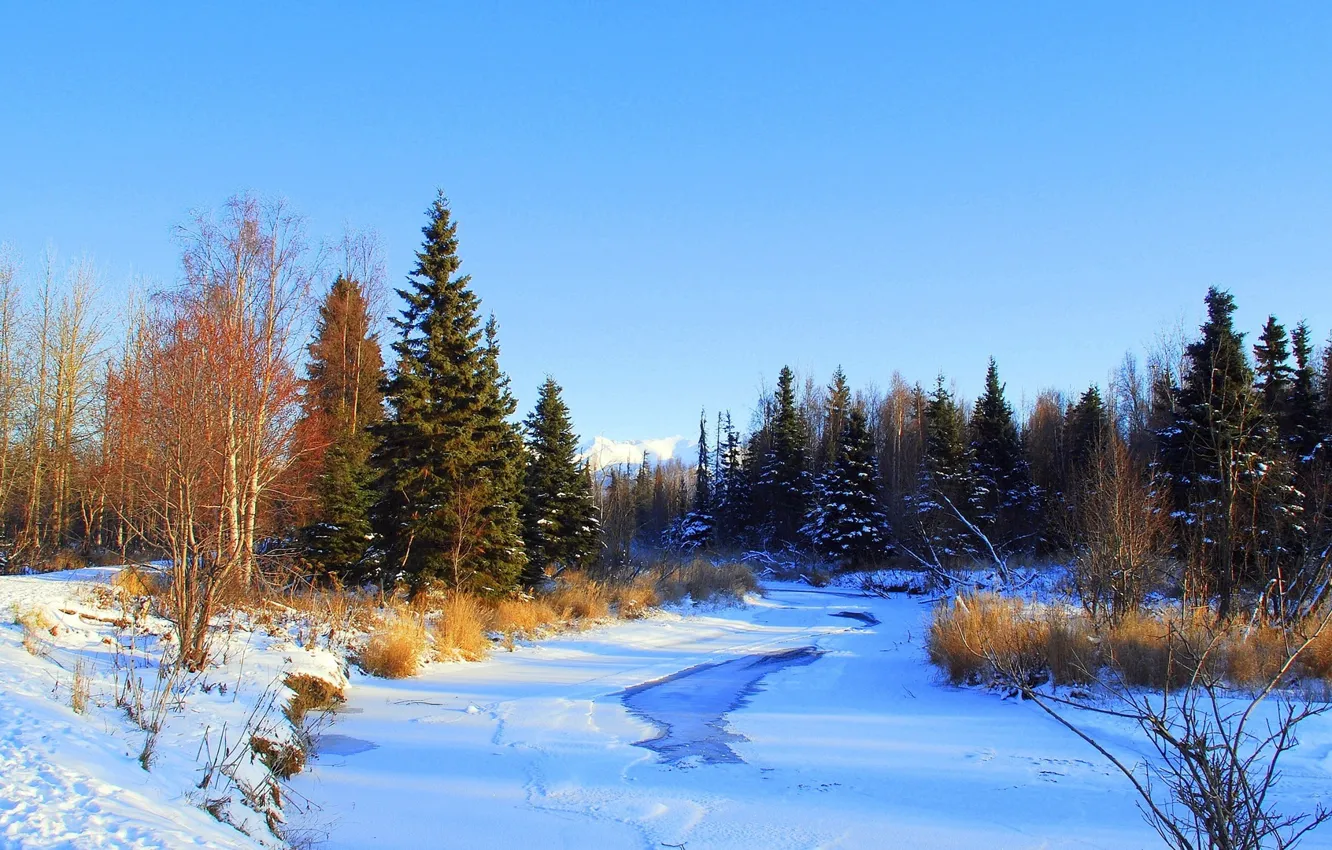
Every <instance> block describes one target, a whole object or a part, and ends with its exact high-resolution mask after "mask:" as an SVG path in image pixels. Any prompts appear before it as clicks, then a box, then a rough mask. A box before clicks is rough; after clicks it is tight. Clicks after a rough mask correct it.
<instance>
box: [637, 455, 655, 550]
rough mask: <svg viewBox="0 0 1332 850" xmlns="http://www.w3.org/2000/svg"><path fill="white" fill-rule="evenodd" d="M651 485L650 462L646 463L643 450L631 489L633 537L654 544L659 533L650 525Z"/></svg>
mask: <svg viewBox="0 0 1332 850" xmlns="http://www.w3.org/2000/svg"><path fill="white" fill-rule="evenodd" d="M653 485H654V482H653V476H652V464H650V463H648V459H647V452H644V453H643V461H642V463H640V464H639V465H638V472H637V473H636V474H635V475H634V486H633V491H632V492H633V501H634V528H635V529H636V532H635V537H636V538H637V539H638V540H639V541H640V542H642V543H645V544H647V545H652V546H655V545H656V543H657V540H658V538H659V537H660V536H661V534H660V530H657V529H654V528H653V525H652V498H653V489H654V487H653Z"/></svg>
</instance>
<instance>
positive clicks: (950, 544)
mask: <svg viewBox="0 0 1332 850" xmlns="http://www.w3.org/2000/svg"><path fill="white" fill-rule="evenodd" d="M971 470H972V456H971V447H970V445H969V444H968V443H967V440H966V420H965V418H964V417H963V414H962V410H961V408H959V407H958V405H957V402H956V401H954V400H953V395H952V393H950V392H949V391H948V390H947V389H946V388H945V387H944V378H943V375H940V376H939V378H938V380H937V381H936V383H935V386H934V391H933V392H932V393H931V394H930V396H929V401H928V402H927V403H926V405H925V451H924V453H923V455H922V457H921V465H920V480H919V484H918V486H917V489H916V492H915V493H914V494H913V495H912V496H910V497H908V499H907V510H908V512H909V514H910V516H911V517H912V519H913V521H914V525H915V529H914V530H915V535H916V537H917V538H918V540H917V541H916V542H917V543H918V544H919V545H921V546H923V547H924V548H925V549H926V551H927V553H928V555H930V560H932V561H934V562H937V563H940V564H942V563H944V562H945V561H950V560H952V561H956V560H960V559H966V558H971V557H974V556H975V555H976V552H977V549H976V545H977V543H978V541H976V540H975V539H974V535H972V534H971V532H970V531H969V530H968V529H967V528H966V526H965V524H963V523H962V522H961V521H960V520H959V519H958V518H957V513H959V512H963V511H966V510H968V508H969V507H970V505H971V501H972V494H973V492H974V490H975V485H974V482H973V481H972V478H971Z"/></svg>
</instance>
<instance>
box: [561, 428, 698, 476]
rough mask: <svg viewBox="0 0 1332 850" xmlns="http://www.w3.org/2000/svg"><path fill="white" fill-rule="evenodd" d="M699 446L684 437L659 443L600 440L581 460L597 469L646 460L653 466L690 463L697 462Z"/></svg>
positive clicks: (586, 451) (662, 440)
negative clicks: (668, 463)
mask: <svg viewBox="0 0 1332 850" xmlns="http://www.w3.org/2000/svg"><path fill="white" fill-rule="evenodd" d="M696 447H697V444H696V443H694V442H692V441H690V440H686V439H685V438H684V437H678V436H677V437H661V438H659V439H656V440H612V439H610V438H609V437H596V438H594V439H593V440H592V442H591V443H588V444H587V445H586V446H584V447H583V450H582V452H581V453H580V454H579V457H580V458H581V459H583V460H586V461H587V462H588V463H589V464H591V466H592V468H593V469H604V468H605V467H607V466H622V465H625V464H628V465H630V466H638V465H639V464H641V463H642V462H643V460H644V458H646V459H647V460H648V462H649V463H654V464H656V463H661V462H662V461H667V460H671V459H679V460H682V461H684V462H686V463H688V462H689V461H690V460H691V459H693V455H694V451H695V449H696Z"/></svg>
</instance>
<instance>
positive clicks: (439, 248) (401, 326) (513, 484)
mask: <svg viewBox="0 0 1332 850" xmlns="http://www.w3.org/2000/svg"><path fill="white" fill-rule="evenodd" d="M427 215H428V218H429V221H428V223H427V224H426V226H425V227H424V228H422V232H423V233H424V234H425V243H424V245H423V246H422V248H421V250H420V251H419V252H418V253H417V264H416V267H415V269H414V271H413V273H412V275H411V276H410V277H409V278H408V286H407V287H406V288H404V289H399V290H398V295H399V296H400V297H401V298H402V300H403V302H404V303H405V305H406V306H405V307H404V308H403V310H402V313H401V315H400V316H399V317H397V318H394V320H393V323H394V325H395V327H397V328H398V330H399V332H400V336H399V338H398V339H397V340H396V341H395V342H394V343H393V350H394V352H395V353H396V354H397V356H398V360H397V364H396V365H395V367H394V370H393V374H392V377H391V378H390V379H389V381H388V382H387V383H386V385H385V389H386V392H385V395H386V397H387V400H388V403H389V415H388V418H387V419H386V420H385V421H384V422H383V423H381V424H380V425H379V426H378V427H377V428H376V429H375V432H376V434H377V435H378V437H379V446H378V448H377V450H376V452H375V456H374V463H375V465H376V466H377V467H378V469H379V470H380V480H379V499H378V501H377V503H376V506H375V511H374V523H375V527H376V531H377V532H378V534H379V536H380V538H381V540H382V541H383V543H382V545H383V556H384V568H385V570H386V572H387V574H388V577H389V578H396V577H402V578H406V579H408V580H410V581H412V582H413V583H415V584H418V585H419V584H421V583H424V582H426V581H429V580H431V579H435V578H443V579H445V580H446V581H449V582H450V583H451V584H453V586H454V587H459V588H462V587H467V588H473V589H477V590H486V591H495V592H502V591H506V590H509V589H511V588H513V587H514V586H516V584H517V582H518V579H519V576H520V574H521V572H522V569H523V566H524V564H525V557H524V553H523V549H522V539H521V523H520V521H519V518H518V494H519V487H520V480H521V479H520V478H519V470H520V469H521V455H520V454H519V450H520V447H521V443H520V440H519V439H518V435H517V433H516V431H515V429H514V427H513V426H512V425H511V424H509V423H508V422H506V421H505V416H507V415H508V413H509V412H511V411H512V409H513V400H512V398H511V396H510V395H509V393H508V388H507V386H506V384H505V380H504V377H503V374H502V373H501V372H500V371H499V364H498V346H497V345H496V343H495V339H494V326H493V324H492V325H491V326H490V333H488V334H486V335H485V337H486V338H485V339H483V333H482V329H481V327H480V318H479V315H478V312H479V307H480V302H479V300H478V299H477V297H476V294H475V293H473V292H472V290H471V288H470V282H471V280H470V278H469V277H468V276H467V275H460V274H458V268H459V265H460V260H459V258H458V253H457V251H458V238H457V225H456V223H455V222H453V221H452V219H451V216H450V211H449V205H448V202H447V200H446V199H445V198H444V195H443V193H440V195H439V196H438V197H437V198H436V200H435V202H434V203H433V204H432V205H431V207H430V209H429V211H428V213H427Z"/></svg>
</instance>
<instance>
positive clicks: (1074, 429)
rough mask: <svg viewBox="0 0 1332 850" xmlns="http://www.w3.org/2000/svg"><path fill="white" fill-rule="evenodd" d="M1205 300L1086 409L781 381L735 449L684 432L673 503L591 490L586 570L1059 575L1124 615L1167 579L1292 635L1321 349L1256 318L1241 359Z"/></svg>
mask: <svg viewBox="0 0 1332 850" xmlns="http://www.w3.org/2000/svg"><path fill="white" fill-rule="evenodd" d="M1204 300H1205V305H1206V309H1207V319H1206V321H1205V322H1204V323H1203V325H1202V326H1201V327H1200V328H1199V330H1198V333H1197V336H1196V337H1195V338H1191V339H1189V338H1183V339H1180V340H1178V341H1177V342H1176V344H1173V345H1172V344H1170V343H1169V342H1167V343H1165V344H1162V345H1161V346H1159V348H1158V350H1157V351H1155V352H1153V354H1152V355H1151V356H1150V357H1149V358H1148V361H1147V363H1146V364H1145V365H1143V364H1142V363H1141V362H1140V361H1139V360H1138V358H1137V357H1136V356H1134V355H1131V354H1130V355H1126V357H1125V359H1124V361H1123V362H1122V363H1121V365H1120V366H1119V368H1118V369H1117V370H1116V371H1115V373H1114V377H1113V379H1112V380H1111V381H1110V382H1109V385H1108V386H1107V387H1105V389H1104V391H1103V390H1102V388H1101V387H1098V386H1096V385H1095V384H1093V385H1091V386H1089V387H1088V388H1087V389H1086V390H1085V391H1084V392H1082V393H1081V394H1079V395H1077V396H1076V397H1066V396H1065V395H1064V394H1062V393H1060V392H1058V391H1054V390H1047V391H1044V392H1042V393H1040V394H1039V395H1038V396H1037V397H1036V400H1035V403H1034V404H1033V405H1032V406H1031V407H1030V409H1029V410H1028V411H1026V412H1025V415H1023V416H1019V415H1018V414H1017V413H1016V412H1015V411H1014V408H1013V406H1012V404H1011V403H1010V401H1009V400H1008V398H1007V397H1006V393H1005V387H1004V384H1003V383H1002V381H1001V379H1000V375H999V368H998V365H997V363H996V362H995V360H994V359H991V360H990V362H989V365H988V368H987V371H986V374H985V382H984V389H983V392H982V393H981V395H980V397H979V398H978V399H977V400H976V401H975V403H974V404H973V405H966V404H964V403H962V402H961V401H960V400H959V399H958V398H957V396H956V394H955V393H954V392H953V391H952V390H951V389H950V388H949V386H948V383H947V380H946V378H945V376H942V375H940V376H938V377H937V378H936V379H935V381H934V383H933V385H932V386H931V387H929V388H928V389H927V388H926V387H923V386H921V385H920V384H909V383H907V382H906V381H905V380H903V379H902V378H901V377H900V376H899V375H894V377H893V381H892V384H891V385H890V387H889V388H888V390H887V391H882V390H879V389H876V388H872V387H871V388H868V389H863V390H860V391H855V392H853V391H852V389H851V386H850V384H849V383H848V380H847V377H846V375H845V374H844V373H843V372H842V370H841V369H838V370H837V371H836V372H835V373H834V374H833V375H832V377H831V380H830V381H829V382H828V383H827V384H826V385H821V384H818V383H816V382H814V381H813V380H810V379H806V381H805V382H803V384H801V385H800V386H797V379H796V376H795V375H794V373H793V372H792V371H791V370H790V369H789V368H783V369H782V370H781V372H780V373H779V375H778V378H777V385H776V388H775V390H774V391H773V392H771V393H770V394H769V393H765V394H763V395H762V396H761V397H760V398H759V399H758V402H757V405H756V413H755V416H754V421H753V425H752V427H751V428H750V429H749V433H747V434H745V433H741V432H740V431H739V429H737V427H736V426H735V425H734V423H733V420H732V417H731V415H730V414H729V413H723V414H721V415H719V416H718V417H717V418H716V420H715V421H712V422H709V421H708V419H707V418H706V417H703V418H702V419H701V421H700V424H699V443H698V445H699V450H698V461H697V465H696V467H695V468H694V469H693V470H692V471H691V477H692V481H686V482H685V486H683V487H680V486H675V487H672V486H670V477H669V476H668V477H666V479H665V481H663V476H662V475H661V474H660V472H659V471H655V472H654V470H652V469H650V468H649V467H648V466H647V465H646V464H645V465H644V466H643V467H642V468H640V469H638V470H637V471H634V470H630V469H621V470H609V471H608V472H607V473H606V478H607V479H608V481H607V486H606V491H605V492H606V501H607V504H606V505H605V506H604V507H603V516H604V521H605V537H606V539H607V541H608V543H607V548H608V550H609V551H611V552H615V553H618V557H620V558H628V557H629V556H630V553H631V551H632V548H633V545H634V544H635V541H637V542H638V544H639V545H646V546H651V545H655V544H656V542H657V541H658V539H661V540H662V541H663V542H664V544H665V545H667V546H668V547H673V548H681V549H700V548H701V549H713V550H719V551H735V550H757V551H763V552H769V553H771V552H786V553H788V554H789V555H790V556H792V557H795V558H802V557H809V556H814V557H817V558H822V559H824V560H825V561H827V562H830V563H832V564H840V565H847V566H868V565H875V564H883V563H897V564H901V565H906V566H915V567H918V568H923V569H927V570H931V571H936V572H939V573H942V572H944V571H947V570H949V569H952V568H956V567H961V566H967V565H973V564H981V565H990V566H993V567H995V568H997V569H998V570H999V571H1000V572H1007V570H1008V566H1009V564H1010V563H1011V562H1012V561H1013V560H1014V559H1024V558H1025V559H1035V558H1069V559H1075V560H1076V561H1077V566H1078V569H1076V570H1075V571H1074V572H1073V575H1074V578H1075V580H1076V581H1077V582H1078V583H1079V585H1080V587H1079V588H1078V591H1079V594H1080V596H1081V597H1082V598H1083V599H1084V601H1086V602H1088V603H1089V604H1091V605H1092V606H1094V607H1095V606H1101V607H1105V608H1106V609H1107V610H1108V611H1112V612H1124V611H1130V610H1137V608H1138V607H1139V606H1140V605H1141V603H1142V597H1143V595H1144V594H1145V593H1146V592H1147V590H1148V584H1149V582H1150V580H1151V578H1152V577H1153V575H1154V574H1157V573H1159V572H1160V570H1159V569H1158V567H1160V566H1161V565H1162V564H1163V563H1164V562H1166V561H1169V562H1170V563H1171V564H1172V565H1173V566H1175V567H1176V568H1177V569H1175V570H1173V571H1172V573H1173V575H1174V579H1175V581H1176V582H1177V584H1178V585H1179V586H1178V587H1177V590H1178V591H1179V592H1180V593H1182V594H1184V595H1185V596H1187V597H1189V598H1192V599H1195V600H1199V601H1204V600H1207V601H1210V600H1215V602H1216V604H1217V605H1218V607H1219V609H1220V612H1221V614H1222V615H1223V616H1224V615H1226V614H1227V613H1228V612H1229V609H1230V606H1231V604H1232V602H1233V601H1234V598H1235V595H1236V593H1237V592H1238V591H1240V590H1241V589H1249V590H1256V591H1258V592H1259V593H1262V594H1263V595H1264V599H1265V600H1267V602H1266V604H1268V605H1269V607H1281V608H1283V609H1284V608H1287V607H1288V608H1289V609H1290V610H1283V611H1279V612H1275V613H1278V614H1280V615H1281V616H1299V615H1301V614H1303V613H1307V612H1308V611H1310V610H1313V609H1314V608H1315V607H1316V606H1317V605H1318V604H1319V603H1321V602H1322V601H1324V600H1325V598H1326V595H1327V593H1328V578H1329V576H1328V571H1327V568H1328V559H1329V558H1328V556H1329V545H1330V544H1332V522H1329V520H1332V515H1330V514H1329V496H1332V476H1330V473H1332V463H1330V461H1332V346H1326V347H1324V348H1323V350H1322V351H1321V352H1320V353H1317V354H1316V353H1315V351H1314V346H1313V342H1312V338H1311V335H1310V331H1309V329H1308V327H1307V325H1306V324H1304V323H1303V322H1301V323H1299V324H1297V325H1295V326H1294V327H1293V328H1292V329H1290V330H1289V331H1288V330H1287V328H1286V326H1284V325H1283V324H1282V323H1281V322H1279V321H1278V320H1277V318H1276V317H1269V318H1268V320H1267V322H1266V323H1265V324H1264V326H1263V327H1262V329H1261V331H1260V333H1259V335H1258V337H1257V341H1256V342H1255V343H1254V344H1253V345H1247V344H1246V343H1245V335H1244V334H1243V333H1241V332H1240V331H1238V330H1237V329H1236V328H1235V325H1234V313H1235V302H1234V299H1233V298H1232V296H1231V295H1230V294H1229V293H1227V292H1225V291H1222V290H1220V289H1216V288H1213V289H1211V290H1209V291H1208V292H1207V293H1206V296H1205V299H1204ZM672 499H674V501H672ZM672 504H674V505H675V506H676V509H675V510H674V512H672V511H671V510H669V506H670V505H672Z"/></svg>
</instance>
